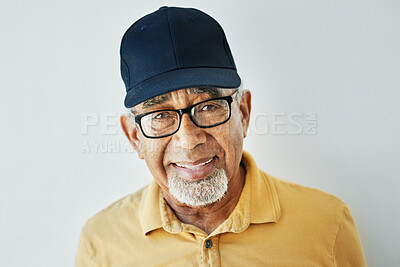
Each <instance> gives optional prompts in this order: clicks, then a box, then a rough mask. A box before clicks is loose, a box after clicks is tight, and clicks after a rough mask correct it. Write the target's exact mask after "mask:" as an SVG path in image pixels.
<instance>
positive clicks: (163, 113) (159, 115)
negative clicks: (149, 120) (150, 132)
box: [154, 112, 171, 119]
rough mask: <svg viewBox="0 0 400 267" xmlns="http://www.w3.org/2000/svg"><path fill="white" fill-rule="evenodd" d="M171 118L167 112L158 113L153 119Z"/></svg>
mask: <svg viewBox="0 0 400 267" xmlns="http://www.w3.org/2000/svg"><path fill="white" fill-rule="evenodd" d="M169 117H171V114H169V113H168V112H160V113H157V114H155V116H154V119H166V118H169Z"/></svg>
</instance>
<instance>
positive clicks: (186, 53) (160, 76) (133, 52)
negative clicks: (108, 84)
mask: <svg viewBox="0 0 400 267" xmlns="http://www.w3.org/2000/svg"><path fill="white" fill-rule="evenodd" d="M120 55H121V76H122V79H123V80H124V83H125V86H126V97H125V107H127V108H131V107H133V106H135V105H137V104H139V103H141V102H143V101H145V100H148V99H150V98H153V97H155V96H158V95H162V94H165V93H168V92H171V91H175V90H179V89H184V88H193V87H211V88H238V87H239V86H240V82H241V81H240V77H239V75H238V74H237V71H236V66H235V62H234V60H233V57H232V54H231V51H230V48H229V45H228V42H227V40H226V37H225V33H224V31H223V29H222V27H221V26H220V25H219V24H218V22H217V21H215V20H214V19H213V18H212V17H210V16H209V15H207V14H206V13H204V12H202V11H200V10H197V9H194V8H178V7H161V8H160V9H159V10H157V11H155V12H153V13H151V14H148V15H146V16H144V17H143V18H141V19H139V20H138V21H136V22H135V23H134V24H133V25H132V26H131V27H130V28H129V29H128V30H127V31H126V32H125V34H124V37H123V38H122V42H121V50H120Z"/></svg>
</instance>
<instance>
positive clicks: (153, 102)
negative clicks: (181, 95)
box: [133, 87, 232, 110]
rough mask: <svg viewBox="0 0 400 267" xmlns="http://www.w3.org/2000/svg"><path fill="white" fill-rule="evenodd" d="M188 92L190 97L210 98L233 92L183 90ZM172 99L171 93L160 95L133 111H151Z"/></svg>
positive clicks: (214, 89)
mask: <svg viewBox="0 0 400 267" xmlns="http://www.w3.org/2000/svg"><path fill="white" fill-rule="evenodd" d="M181 90H184V91H186V92H187V93H188V94H189V95H190V94H194V95H201V94H206V95H207V96H209V97H220V96H223V95H225V94H226V92H225V91H228V90H232V89H221V88H208V87H204V88H201V87H196V88H186V89H181ZM170 98H171V93H166V94H163V95H159V96H156V97H153V98H150V99H148V100H146V101H144V102H142V103H140V104H138V105H136V106H135V107H133V110H135V109H138V108H139V109H149V108H151V107H154V106H156V105H159V104H162V103H165V102H167V101H168V100H170Z"/></svg>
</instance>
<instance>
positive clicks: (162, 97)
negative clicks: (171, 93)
mask: <svg viewBox="0 0 400 267" xmlns="http://www.w3.org/2000/svg"><path fill="white" fill-rule="evenodd" d="M168 99H169V97H168V95H159V96H156V97H153V98H150V99H148V100H146V101H144V102H143V108H150V107H152V106H155V105H159V104H162V103H164V102H165V101H167V100H168Z"/></svg>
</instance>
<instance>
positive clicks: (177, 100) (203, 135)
mask: <svg viewBox="0 0 400 267" xmlns="http://www.w3.org/2000/svg"><path fill="white" fill-rule="evenodd" d="M234 92H235V90H232V89H218V90H213V91H211V93H210V92H209V91H207V90H205V91H204V90H203V91H202V90H194V89H182V90H178V91H174V92H171V93H168V94H165V95H162V96H159V97H156V98H154V99H152V100H149V101H145V102H144V103H141V104H139V105H137V106H135V108H134V113H135V114H136V115H137V114H142V113H146V112H150V111H154V110H164V109H183V108H186V107H188V106H191V105H194V104H196V103H199V102H202V101H204V100H208V99H212V98H215V97H216V96H217V95H216V93H217V94H220V95H221V96H227V95H232V94H233V93H234ZM239 97H240V96H239ZM241 98H242V101H240V103H239V100H240V99H239V98H238V97H236V98H235V99H234V100H233V102H232V104H231V118H230V119H229V120H228V121H227V122H225V123H224V124H221V125H219V126H215V127H212V128H199V127H197V126H196V125H195V124H194V123H193V122H192V121H191V120H190V118H189V116H188V115H187V114H184V115H183V116H182V122H181V125H180V128H179V130H178V131H177V132H176V133H175V134H173V135H171V136H168V137H163V138H158V139H149V138H146V137H145V136H144V135H143V133H142V132H141V130H140V129H139V126H138V125H133V124H134V122H133V121H132V120H129V118H127V117H121V124H122V127H123V129H124V132H125V134H126V135H127V136H128V138H129V139H130V141H131V143H132V145H133V147H134V148H135V150H136V151H137V152H138V154H139V157H140V158H142V159H144V160H145V161H146V164H147V166H148V168H149V170H150V171H151V173H152V175H153V177H154V178H155V179H156V181H157V182H158V184H159V185H160V187H161V188H162V190H163V192H164V194H170V190H169V184H168V181H169V180H170V185H171V179H173V178H178V179H180V180H181V181H184V182H188V183H189V184H190V183H201V182H202V181H207V178H208V180H209V179H210V177H211V176H215V175H218V174H221V172H224V173H225V174H226V178H227V182H228V190H229V187H230V186H232V184H234V183H235V181H236V180H238V179H239V178H238V176H239V163H240V160H241V156H242V150H243V138H244V137H245V136H246V132H247V128H248V123H249V117H250V93H249V92H248V91H245V92H244V93H243V95H242V96H241ZM218 179H219V178H218ZM210 186H213V185H210ZM184 187H185V186H184ZM207 191H208V190H207Z"/></svg>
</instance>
